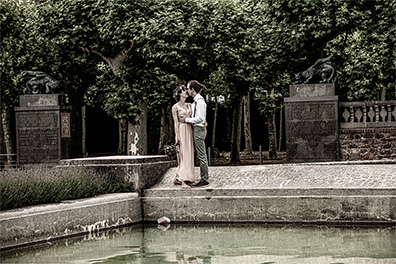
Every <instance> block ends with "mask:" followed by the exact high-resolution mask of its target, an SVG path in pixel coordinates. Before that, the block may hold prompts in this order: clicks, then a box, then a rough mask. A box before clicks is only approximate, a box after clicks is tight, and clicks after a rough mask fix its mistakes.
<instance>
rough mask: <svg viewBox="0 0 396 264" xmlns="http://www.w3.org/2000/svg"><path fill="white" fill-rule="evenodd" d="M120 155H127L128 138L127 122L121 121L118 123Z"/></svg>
mask: <svg viewBox="0 0 396 264" xmlns="http://www.w3.org/2000/svg"><path fill="white" fill-rule="evenodd" d="M118 131H119V132H118V154H120V155H126V154H127V149H126V145H127V144H126V138H127V120H126V119H121V120H119V121H118Z"/></svg>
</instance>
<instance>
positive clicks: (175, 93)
mask: <svg viewBox="0 0 396 264" xmlns="http://www.w3.org/2000/svg"><path fill="white" fill-rule="evenodd" d="M185 90H186V87H185V86H184V85H180V86H179V87H177V88H176V89H175V90H173V98H175V100H176V102H179V100H180V94H181V93H182V91H185Z"/></svg>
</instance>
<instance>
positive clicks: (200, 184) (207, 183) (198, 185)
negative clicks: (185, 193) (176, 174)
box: [193, 180, 209, 187]
mask: <svg viewBox="0 0 396 264" xmlns="http://www.w3.org/2000/svg"><path fill="white" fill-rule="evenodd" d="M205 185H209V182H207V181H204V180H200V181H199V182H198V183H197V184H194V185H193V187H202V186H205Z"/></svg>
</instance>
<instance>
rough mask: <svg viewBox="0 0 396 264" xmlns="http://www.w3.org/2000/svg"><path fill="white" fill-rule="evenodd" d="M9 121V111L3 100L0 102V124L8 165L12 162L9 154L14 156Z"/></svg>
mask: <svg viewBox="0 0 396 264" xmlns="http://www.w3.org/2000/svg"><path fill="white" fill-rule="evenodd" d="M10 120H11V109H10V107H9V106H8V105H6V104H5V102H4V100H1V124H2V127H3V137H4V145H5V152H6V154H8V156H7V162H8V163H9V164H10V163H11V162H12V156H11V155H10V154H15V150H14V145H13V144H12V132H11V131H12V130H11V123H10Z"/></svg>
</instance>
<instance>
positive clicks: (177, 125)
mask: <svg viewBox="0 0 396 264" xmlns="http://www.w3.org/2000/svg"><path fill="white" fill-rule="evenodd" d="M172 116H173V123H174V124H175V143H176V142H177V141H178V140H180V137H179V119H178V118H177V109H176V107H172Z"/></svg>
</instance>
